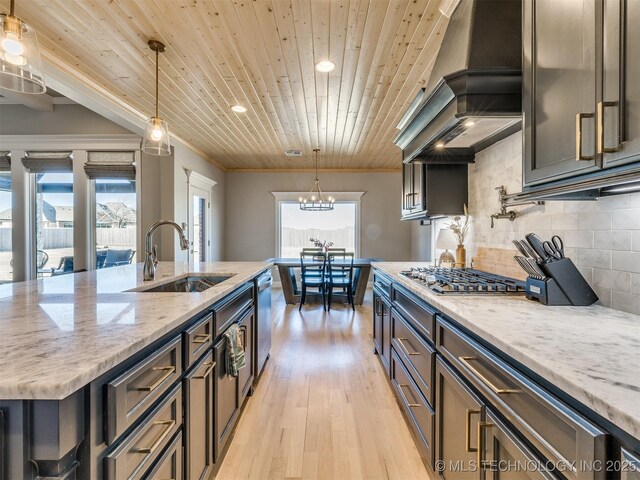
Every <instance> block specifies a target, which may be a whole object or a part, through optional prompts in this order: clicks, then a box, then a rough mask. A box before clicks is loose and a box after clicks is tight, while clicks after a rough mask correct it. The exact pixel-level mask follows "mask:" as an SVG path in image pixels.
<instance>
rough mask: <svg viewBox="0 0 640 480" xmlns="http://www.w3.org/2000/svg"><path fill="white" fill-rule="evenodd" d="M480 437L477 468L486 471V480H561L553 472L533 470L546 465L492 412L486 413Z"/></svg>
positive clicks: (539, 469)
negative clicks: (479, 467) (511, 479)
mask: <svg viewBox="0 0 640 480" xmlns="http://www.w3.org/2000/svg"><path fill="white" fill-rule="evenodd" d="M480 435H481V437H480V439H481V441H480V442H478V449H479V451H480V455H481V458H480V461H479V462H478V465H482V469H483V470H484V471H485V477H484V478H485V480H503V479H505V478H506V479H510V478H514V479H515V478H518V479H525V478H526V479H527V480H560V478H561V477H559V476H558V475H556V474H554V473H553V472H552V471H549V470H547V469H545V468H532V466H533V465H545V461H544V460H543V459H542V458H540V457H538V456H537V454H535V453H534V452H533V451H531V449H530V448H529V447H527V446H526V445H525V444H524V443H523V442H522V441H521V440H520V439H519V438H518V436H517V435H516V434H515V433H514V432H512V431H511V428H509V426H508V425H507V424H505V423H504V422H502V420H500V418H498V416H497V415H496V414H494V413H493V412H492V411H491V409H487V411H486V422H485V423H483V424H482V431H481V432H480ZM527 466H528V468H527Z"/></svg>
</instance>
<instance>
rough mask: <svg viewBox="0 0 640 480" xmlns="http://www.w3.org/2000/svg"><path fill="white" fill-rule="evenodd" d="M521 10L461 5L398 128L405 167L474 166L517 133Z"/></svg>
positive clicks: (510, 3) (514, 5) (486, 0)
mask: <svg viewBox="0 0 640 480" xmlns="http://www.w3.org/2000/svg"><path fill="white" fill-rule="evenodd" d="M521 31H522V2H521V1H519V0H462V1H461V2H460V4H459V5H458V7H457V8H456V10H455V12H454V13H453V16H452V17H451V20H450V21H449V26H448V27H447V31H446V33H445V36H444V39H443V41H442V46H441V47H440V51H439V53H438V57H437V59H436V62H435V64H434V67H433V70H432V73H431V77H430V78H429V83H428V85H427V87H426V88H423V89H421V91H420V92H419V93H418V96H417V97H416V98H415V100H414V101H413V103H412V104H411V105H410V107H409V110H408V111H407V112H406V113H405V115H404V116H403V117H402V120H401V121H400V123H399V124H398V127H397V128H398V129H400V130H401V132H400V133H399V134H398V136H397V137H396V138H395V139H394V141H393V143H394V144H396V145H397V146H399V147H400V148H401V149H402V151H403V161H404V162H405V163H411V162H419V163H449V162H451V163H463V162H473V159H474V157H475V153H476V152H478V151H480V150H482V149H483V148H485V147H487V146H488V145H490V144H492V143H495V142H497V141H498V140H501V139H502V138H505V137H506V136H508V135H510V134H512V133H514V132H516V131H518V130H520V129H521V128H522V127H521V120H522V117H521V112H522V32H521Z"/></svg>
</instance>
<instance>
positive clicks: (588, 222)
mask: <svg viewBox="0 0 640 480" xmlns="http://www.w3.org/2000/svg"><path fill="white" fill-rule="evenodd" d="M578 224H579V226H580V230H611V212H597V213H581V214H579V219H578Z"/></svg>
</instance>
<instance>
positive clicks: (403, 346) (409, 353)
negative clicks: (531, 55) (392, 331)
mask: <svg viewBox="0 0 640 480" xmlns="http://www.w3.org/2000/svg"><path fill="white" fill-rule="evenodd" d="M408 341H409V339H408V338H398V342H400V346H401V347H402V349H403V350H404V351H405V353H406V354H407V355H420V352H410V351H409V349H408V348H407V347H406V346H405V344H404V342H408Z"/></svg>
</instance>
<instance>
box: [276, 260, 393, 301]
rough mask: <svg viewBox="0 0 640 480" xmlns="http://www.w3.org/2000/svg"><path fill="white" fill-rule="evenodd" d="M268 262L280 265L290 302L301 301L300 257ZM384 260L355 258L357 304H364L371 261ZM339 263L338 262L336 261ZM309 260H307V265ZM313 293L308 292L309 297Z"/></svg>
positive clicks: (355, 296) (354, 277)
mask: <svg viewBox="0 0 640 480" xmlns="http://www.w3.org/2000/svg"><path fill="white" fill-rule="evenodd" d="M267 261H268V262H273V264H274V266H276V267H278V273H279V275H280V283H281V284H282V293H283V295H284V299H285V301H286V302H287V303H288V304H295V303H297V302H299V301H300V293H301V292H300V289H299V288H298V281H297V278H296V269H298V270H299V269H300V258H284V257H276V258H270V259H269V260H267ZM380 261H382V260H381V259H379V258H354V259H353V291H354V292H355V293H354V297H353V301H354V303H355V304H356V305H362V303H363V302H364V294H365V292H366V290H367V282H368V281H369V274H370V273H371V263H373V262H380ZM336 263H337V262H336ZM307 264H308V262H306V261H305V265H307ZM310 296H311V294H309V293H307V298H309V297H310Z"/></svg>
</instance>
